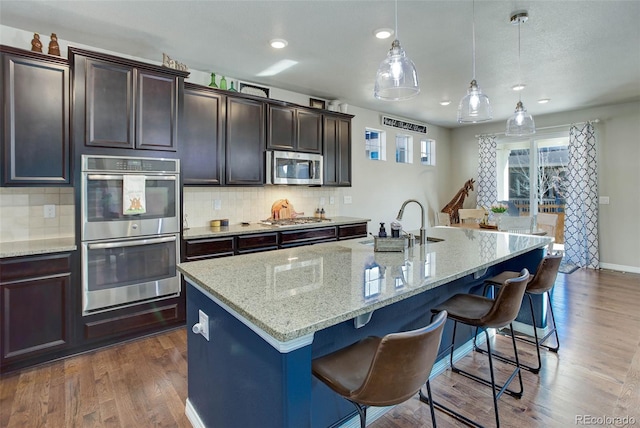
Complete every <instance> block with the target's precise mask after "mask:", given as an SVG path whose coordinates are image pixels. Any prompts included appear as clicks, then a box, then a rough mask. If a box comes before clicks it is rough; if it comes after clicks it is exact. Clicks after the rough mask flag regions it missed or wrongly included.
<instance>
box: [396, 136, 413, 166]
mask: <svg viewBox="0 0 640 428" xmlns="http://www.w3.org/2000/svg"><path fill="white" fill-rule="evenodd" d="M412 145H413V137H412V136H410V135H401V134H398V135H396V162H397V163H412V155H413V153H412V151H411V146H412Z"/></svg>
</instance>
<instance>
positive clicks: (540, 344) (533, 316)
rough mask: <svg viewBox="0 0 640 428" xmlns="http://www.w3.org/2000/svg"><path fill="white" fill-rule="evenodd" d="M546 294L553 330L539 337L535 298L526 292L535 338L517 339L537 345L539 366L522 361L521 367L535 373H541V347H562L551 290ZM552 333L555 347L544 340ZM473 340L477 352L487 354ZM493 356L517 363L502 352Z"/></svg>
mask: <svg viewBox="0 0 640 428" xmlns="http://www.w3.org/2000/svg"><path fill="white" fill-rule="evenodd" d="M488 285H490V284H488ZM485 291H486V287H485ZM544 294H546V295H547V301H548V303H549V312H550V315H551V317H550V321H551V330H550V331H549V332H547V334H546V335H545V336H544V337H542V338H539V337H538V329H537V328H536V324H537V323H536V314H535V311H534V308H533V299H532V297H531V294H529V293H526V296H527V298H528V299H529V308H530V310H531V321H532V323H533V335H534V340H531V339H528V338H526V337H516V339H517V340H520V341H522V342H527V343H530V344H532V345H535V347H536V356H537V357H538V366H537V367H533V366H529V365H526V364H522V363H520V368H521V369H524V370H528V371H530V372H532V373H535V374H537V373H540V369H541V368H542V357H541V355H540V347H544V348H545V349H548V350H549V351H551V352H556V353H557V352H558V349H559V348H560V338H559V337H558V329H557V328H556V320H555V316H554V313H553V306H552V305H551V296H550V295H549V292H545V293H544ZM511 333H512V334H513V330H511ZM552 334H555V337H556V344H557V345H556V346H555V347H552V346H549V345H544V342H545V341H546V340H547V339H548V338H549V337H550V336H551V335H552ZM473 340H474V342H473V349H474V350H475V351H477V352H480V353H482V354H486V353H487V351H486V350H484V349H482V348H480V347H479V346H476V341H475V337H474V339H473ZM493 356H494V357H496V358H497V359H499V360H500V361H503V362H505V363H509V364H513V365H515V363H516V362H515V361H514V360H512V359H510V358H507V357H505V356H503V355H500V354H496V353H494V354H493Z"/></svg>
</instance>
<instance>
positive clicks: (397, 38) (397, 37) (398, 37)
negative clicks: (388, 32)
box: [396, 0, 400, 40]
mask: <svg viewBox="0 0 640 428" xmlns="http://www.w3.org/2000/svg"><path fill="white" fill-rule="evenodd" d="M396 40H400V36H398V0H396Z"/></svg>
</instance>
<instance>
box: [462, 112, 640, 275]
mask: <svg viewBox="0 0 640 428" xmlns="http://www.w3.org/2000/svg"><path fill="white" fill-rule="evenodd" d="M534 119H535V121H536V127H537V128H544V127H552V126H556V125H564V124H570V123H574V122H584V121H587V120H593V119H599V120H600V122H599V123H597V124H595V128H596V133H597V140H598V193H599V194H600V195H602V196H609V197H610V204H609V205H600V206H599V207H600V210H599V235H600V261H601V266H602V267H604V268H611V269H616V270H626V271H632V272H640V227H639V226H638V220H637V216H638V213H640V143H639V141H640V102H632V103H625V104H616V105H611V106H605V107H597V108H589V109H584V110H576V111H572V112H565V113H558V114H553V115H544V116H536V117H534ZM504 125H505V123H504V122H499V123H488V124H483V125H474V126H467V127H462V128H458V129H455V130H453V131H452V137H451V140H452V142H451V153H455V167H452V168H451V179H452V182H453V183H456V185H457V186H458V187H460V186H461V185H462V183H463V182H464V181H465V180H467V179H469V178H471V177H473V178H477V176H478V172H477V171H478V143H477V139H476V137H475V135H477V134H491V133H500V132H504ZM566 128H567V129H568V128H569V126H568V125H567V126H566ZM557 130H558V128H555V129H550V130H548V131H545V130H540V131H539V133H540V134H542V133H544V132H553V131H557ZM476 196H477V194H476V192H473V193H471V194H470V195H469V199H467V200H466V201H465V207H475V203H476Z"/></svg>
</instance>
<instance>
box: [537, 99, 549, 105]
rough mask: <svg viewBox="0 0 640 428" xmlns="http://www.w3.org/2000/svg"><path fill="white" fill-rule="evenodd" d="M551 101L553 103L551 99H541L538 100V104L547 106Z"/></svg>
mask: <svg viewBox="0 0 640 428" xmlns="http://www.w3.org/2000/svg"><path fill="white" fill-rule="evenodd" d="M549 101H551V99H550V98H540V99H539V100H538V104H546V103H548V102H549Z"/></svg>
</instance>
